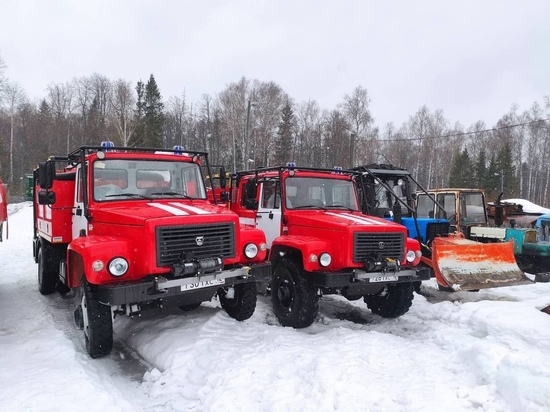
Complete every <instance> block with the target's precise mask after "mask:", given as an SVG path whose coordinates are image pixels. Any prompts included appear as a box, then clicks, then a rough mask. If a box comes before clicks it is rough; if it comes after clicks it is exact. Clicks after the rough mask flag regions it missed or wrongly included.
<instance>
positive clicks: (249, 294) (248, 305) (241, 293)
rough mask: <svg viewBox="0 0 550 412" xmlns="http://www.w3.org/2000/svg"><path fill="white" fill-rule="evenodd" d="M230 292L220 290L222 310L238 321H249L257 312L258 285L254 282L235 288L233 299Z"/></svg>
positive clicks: (240, 284) (241, 284)
mask: <svg viewBox="0 0 550 412" xmlns="http://www.w3.org/2000/svg"><path fill="white" fill-rule="evenodd" d="M228 296H230V295H229V294H228V290H226V289H225V288H224V289H220V291H219V292H218V297H219V299H220V303H221V305H222V308H223V309H224V310H225V311H226V312H227V314H228V315H229V316H231V317H232V318H233V319H236V320H238V321H243V320H246V319H249V318H250V317H251V316H252V315H253V314H254V311H255V310H256V300H257V298H256V284H255V283H254V282H249V283H239V284H238V285H235V286H233V295H232V297H231V298H229V297H228Z"/></svg>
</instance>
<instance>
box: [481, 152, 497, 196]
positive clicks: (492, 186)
mask: <svg viewBox="0 0 550 412" xmlns="http://www.w3.org/2000/svg"><path fill="white" fill-rule="evenodd" d="M497 170H498V167H497V163H496V159H495V154H494V153H493V154H492V155H491V159H490V160H489V167H488V168H487V174H486V175H485V182H484V184H483V190H484V191H485V194H486V196H487V199H486V200H487V201H488V202H490V201H493V200H494V199H496V197H497V195H498V194H499V193H500V192H499V190H500V175H499V173H500V172H497Z"/></svg>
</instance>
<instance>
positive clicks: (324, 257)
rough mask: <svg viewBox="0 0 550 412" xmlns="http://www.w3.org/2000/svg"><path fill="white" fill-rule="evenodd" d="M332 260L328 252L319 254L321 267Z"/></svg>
mask: <svg viewBox="0 0 550 412" xmlns="http://www.w3.org/2000/svg"><path fill="white" fill-rule="evenodd" d="M330 262H332V257H331V256H330V255H329V254H328V253H321V255H320V256H319V264H320V265H321V266H323V267H325V268H326V267H327V266H328V265H330Z"/></svg>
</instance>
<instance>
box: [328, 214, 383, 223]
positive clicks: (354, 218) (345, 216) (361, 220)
mask: <svg viewBox="0 0 550 412" xmlns="http://www.w3.org/2000/svg"><path fill="white" fill-rule="evenodd" d="M327 215H331V216H336V217H341V218H342V219H347V220H351V221H352V222H355V223H361V224H363V225H367V224H370V225H383V223H382V222H377V221H376V220H370V219H367V218H363V217H362V216H354V215H348V214H346V213H332V212H327Z"/></svg>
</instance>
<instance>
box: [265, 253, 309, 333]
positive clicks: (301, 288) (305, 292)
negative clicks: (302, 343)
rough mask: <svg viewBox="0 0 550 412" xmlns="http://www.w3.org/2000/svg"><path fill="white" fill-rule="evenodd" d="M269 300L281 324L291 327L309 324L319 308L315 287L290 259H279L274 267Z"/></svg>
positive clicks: (302, 326) (303, 326) (301, 326)
mask: <svg viewBox="0 0 550 412" xmlns="http://www.w3.org/2000/svg"><path fill="white" fill-rule="evenodd" d="M271 301H272V303H273V311H274V312H275V316H277V319H279V322H281V325H283V326H291V327H293V328H305V327H308V326H309V325H311V324H312V323H313V321H314V320H315V316H316V315H317V311H318V310H319V297H318V295H317V288H316V287H315V285H314V284H313V282H312V281H311V279H309V278H308V277H307V275H305V274H302V271H301V270H300V268H299V267H298V266H297V265H296V263H295V262H294V261H292V260H290V259H283V260H281V262H280V263H279V264H278V265H277V267H276V268H275V272H274V273H273V280H272V285H271Z"/></svg>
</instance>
